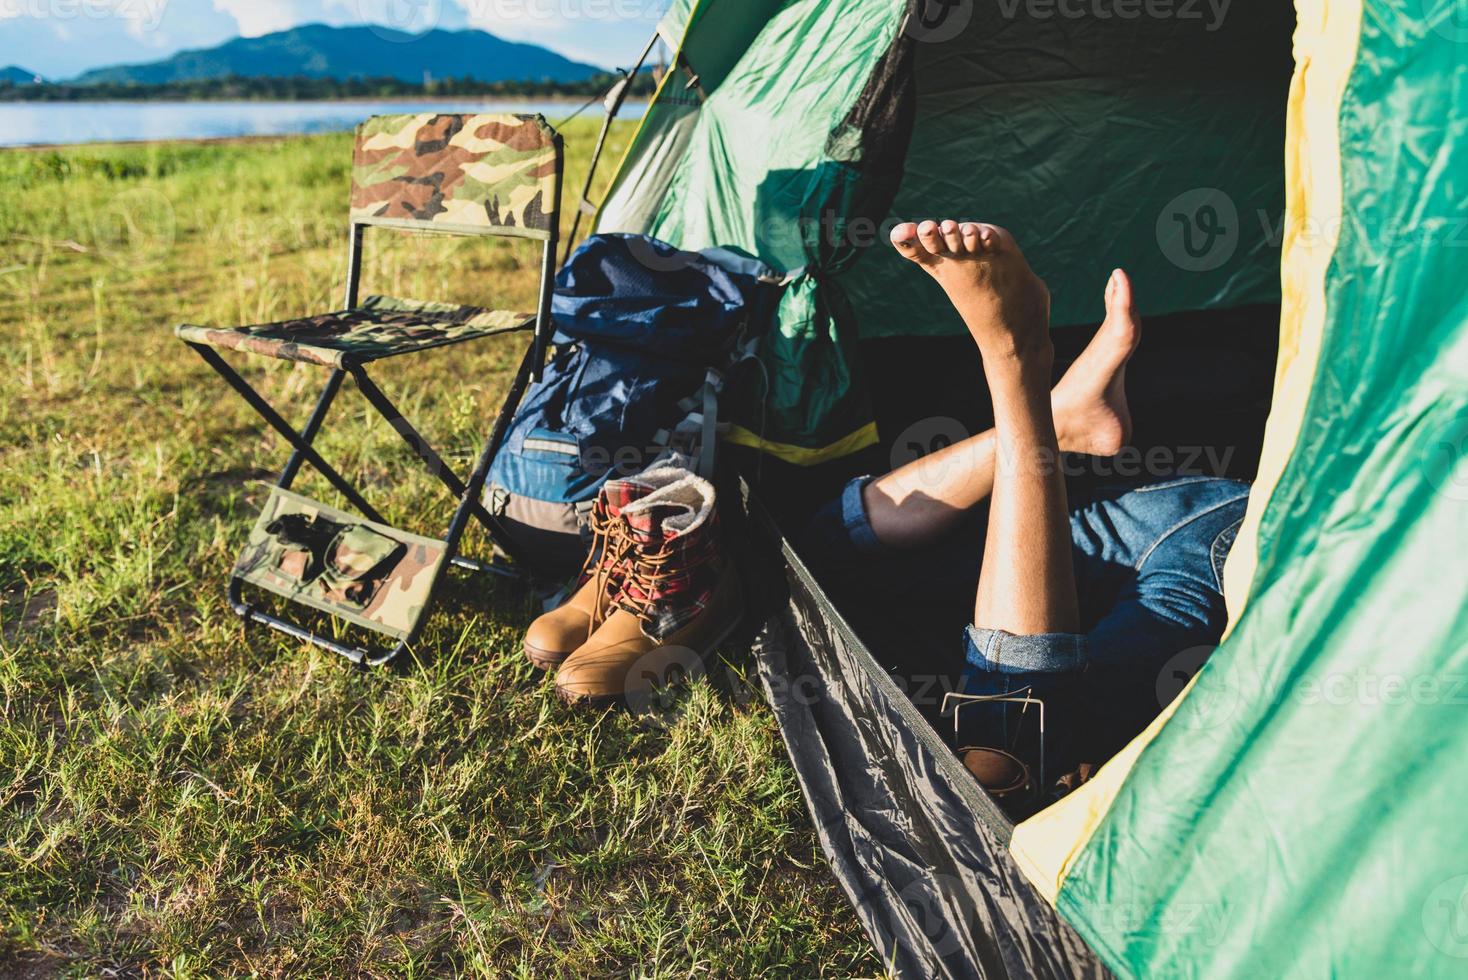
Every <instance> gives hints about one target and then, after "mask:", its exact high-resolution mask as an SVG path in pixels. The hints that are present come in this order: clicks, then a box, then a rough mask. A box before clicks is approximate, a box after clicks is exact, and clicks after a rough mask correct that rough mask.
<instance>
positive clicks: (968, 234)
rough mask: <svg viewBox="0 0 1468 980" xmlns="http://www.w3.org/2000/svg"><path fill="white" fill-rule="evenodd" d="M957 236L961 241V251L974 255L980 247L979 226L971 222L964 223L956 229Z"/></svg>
mask: <svg viewBox="0 0 1468 980" xmlns="http://www.w3.org/2000/svg"><path fill="white" fill-rule="evenodd" d="M958 234H959V237H960V238H961V239H963V250H964V251H965V252H967V253H969V254H970V255H976V254H978V252H979V249H980V248H981V247H982V246H980V244H979V226H978V225H976V224H974V223H973V222H972V221H965V222H964V223H963V224H962V225H961V226H960V227H959V229H958Z"/></svg>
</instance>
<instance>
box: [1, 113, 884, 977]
mask: <svg viewBox="0 0 1468 980" xmlns="http://www.w3.org/2000/svg"><path fill="white" fill-rule="evenodd" d="M593 126H594V124H592V123H590V122H586V121H580V122H578V123H577V124H575V125H572V126H570V127H568V130H567V137H568V150H569V158H570V164H569V170H570V174H569V177H568V187H571V188H579V184H580V174H581V173H582V172H584V167H585V158H586V155H587V153H588V148H589V145H590V143H591V139H592V137H593V135H594V128H593ZM629 134H630V130H629V129H626V128H624V129H620V130H618V131H617V133H616V134H615V135H614V139H613V141H612V143H613V145H612V146H611V147H610V148H609V154H610V156H609V161H611V162H613V163H614V162H615V160H616V159H617V157H618V156H619V155H620V151H621V149H622V146H623V144H625V141H626V139H627V138H628V136H629ZM349 156H350V146H349V139H348V138H347V137H346V136H322V137H311V138H301V139H294V140H287V141H276V142H254V143H236V144H208V145H203V144H198V145H160V146H145V147H96V148H78V149H68V150H62V151H56V152H52V151H12V152H4V153H0V339H3V344H0V356H3V358H4V364H3V370H0V634H3V639H0V975H7V976H8V975H24V976H52V975H57V976H73V975H74V976H101V975H113V976H179V977H192V976H221V975H259V976H276V977H285V976H290V977H296V976H333V977H335V976H383V977H389V976H390V977H412V976H449V975H494V976H547V975H568V976H570V975H576V976H584V975H609V974H611V975H636V976H644V975H646V976H651V975H666V976H685V975H709V976H745V975H780V974H787V975H799V976H815V975H833V976H840V975H852V974H854V973H855V974H872V973H877V972H880V970H881V967H880V964H878V963H877V962H876V961H875V960H874V958H873V957H872V956H871V954H870V952H869V949H868V946H867V944H866V941H865V939H864V937H863V936H862V934H861V932H860V930H859V928H858V926H857V923H856V921H855V917H854V915H853V914H852V912H851V910H850V909H849V907H848V905H847V903H846V901H845V899H844V898H843V896H842V895H841V894H840V892H839V891H838V889H837V888H836V886H835V884H834V882H833V880H832V879H831V876H830V874H829V872H828V870H827V868H826V866H825V864H824V863H823V861H822V859H821V857H820V854H819V850H818V848H817V846H816V843H815V839H814V835H813V832H812V830H811V829H810V826H809V818H808V815H807V813H806V810H805V806H804V803H803V801H802V800H801V797H800V794H799V791H798V789H797V786H796V782H795V779H794V777H793V775H792V773H791V771H790V769H789V766H788V764H787V761H786V759H785V757H784V754H783V749H782V747H781V745H780V740H779V733H778V731H777V730H776V728H775V726H774V723H773V721H772V719H771V716H770V714H769V713H768V711H767V710H766V709H765V708H764V706H763V704H762V703H761V702H760V700H759V699H758V697H755V696H752V691H753V686H752V682H750V681H744V682H743V683H741V682H739V680H738V678H739V677H740V676H741V671H743V670H744V669H745V668H746V666H747V665H745V664H743V663H742V662H740V661H739V660H737V659H736V660H734V661H733V662H732V663H725V664H723V665H721V666H720V667H719V668H718V669H716V670H715V671H714V672H713V673H714V674H716V675H718V676H719V677H721V678H723V677H725V675H727V676H728V677H732V678H734V680H733V681H732V682H730V681H728V680H723V681H721V682H720V683H719V684H718V685H714V684H710V683H707V682H704V683H700V684H699V685H696V686H695V687H694V689H693V690H692V691H691V692H689V693H688V694H687V695H686V697H685V698H684V700H682V701H681V702H680V703H679V704H678V705H677V708H676V710H675V711H672V712H670V713H669V714H668V715H666V716H665V717H661V718H657V719H648V718H636V717H633V716H631V715H629V714H627V713H625V712H596V713H593V712H578V711H572V710H569V709H566V708H564V707H562V706H560V705H559V703H558V702H557V701H556V700H555V698H554V696H553V694H552V692H551V691H550V688H549V685H548V683H547V681H546V680H545V679H544V678H542V677H540V676H538V675H537V674H535V673H534V672H532V671H531V670H530V668H529V667H528V665H527V664H526V663H525V662H524V661H523V659H522V657H521V655H520V653H519V650H518V646H519V643H518V640H519V634H520V632H521V631H522V630H523V629H524V627H525V626H526V625H527V624H528V623H529V621H530V620H531V618H533V616H534V614H535V609H534V607H533V604H532V602H531V600H530V598H529V597H528V596H526V595H525V594H524V593H523V592H521V591H520V590H518V589H517V588H516V587H513V586H509V585H486V584H484V583H483V582H482V581H476V580H474V579H472V578H463V577H456V578H455V579H454V580H453V583H452V585H451V586H450V588H449V591H448V597H449V602H448V603H446V607H447V608H445V609H444V610H443V611H441V612H439V613H438V614H436V615H435V616H434V617H433V619H432V621H431V625H430V627H429V629H428V631H427V634H426V636H425V638H424V640H423V641H422V642H421V644H420V646H421V650H422V654H423V655H422V658H421V661H420V662H418V663H415V664H412V665H409V666H408V667H406V668H405V669H403V670H400V671H375V672H374V671H359V670H355V669H352V668H351V667H350V666H349V665H348V664H347V663H345V662H344V661H342V660H340V659H338V658H336V657H335V656H334V655H332V654H329V653H324V652H321V651H318V650H315V649H314V648H310V647H307V646H304V645H302V644H299V643H296V642H293V641H289V640H287V639H285V638H283V637H280V636H279V635H277V634H274V633H270V632H268V631H264V630H258V629H257V630H251V631H249V632H246V631H244V630H243V629H242V627H241V625H240V622H239V620H238V619H236V618H235V616H234V615H233V614H232V613H231V612H230V611H229V609H228V608H227V606H226V604H225V602H224V599H223V595H222V588H223V583H224V580H225V575H226V573H227V571H228V569H229V567H230V565H231V563H232V560H233V556H234V554H235V552H236V551H237V549H238V548H239V547H240V545H241V544H242V542H243V537H244V534H245V532H246V530H247V528H248V526H249V524H250V523H251V521H252V518H253V513H254V508H256V507H258V505H259V503H260V502H261V500H262V496H263V495H262V492H261V490H260V488H259V486H258V484H257V483H252V482H251V481H258V480H260V479H268V478H269V477H270V475H271V474H272V472H273V471H274V470H275V469H276V468H277V467H278V466H279V464H280V463H281V462H282V460H283V458H284V454H283V451H282V446H281V444H280V443H279V441H278V440H277V439H275V438H274V437H273V436H270V435H268V434H267V433H266V432H265V431H264V429H263V427H262V425H261V424H260V423H259V421H258V420H257V419H256V418H255V417H254V416H253V415H252V413H250V412H249V410H248V409H247V408H246V407H245V406H244V405H243V403H241V402H240V401H239V400H238V399H237V398H236V397H235V396H234V395H233V393H232V392H230V391H229V390H228V389H227V388H225V387H224V385H223V384H222V383H221V382H220V381H219V380H218V379H217V378H216V377H215V376H214V375H213V374H212V372H209V371H208V369H207V368H206V367H205V366H204V365H203V364H202V362H200V361H199V360H198V358H197V357H196V356H195V355H194V354H193V353H192V352H190V351H189V350H188V349H187V348H185V347H184V346H183V345H182V344H180V343H179V342H178V341H176V340H175V339H174V338H173V336H172V331H171V328H172V326H173V325H174V324H176V323H179V322H185V321H188V322H197V323H212V324H222V325H232V324H236V323H245V322H258V321H261V320H267V319H275V318H280V317H284V316H289V315H294V314H303V313H307V312H310V311H320V310H325V309H332V308H335V307H336V306H337V305H338V304H339V301H340V293H341V283H342V279H343V274H344V271H345V259H344V248H343V244H344V240H345V228H344V223H343V222H344V216H345V200H344V198H345V193H346V180H347V167H346V165H347V161H348V160H349ZM609 171H610V167H608V168H607V170H606V171H604V173H606V172H609ZM535 265H536V260H535V255H534V252H533V249H532V248H526V247H524V246H523V245H522V246H515V245H512V244H509V243H504V244H499V243H494V244H487V243H484V242H475V241H470V240H451V241H440V240H431V239H423V238H413V237H392V236H384V235H378V236H375V237H369V251H368V261H367V263H366V281H365V286H366V291H367V292H373V291H379V292H387V293H391V294H394V295H399V296H411V297H417V298H426V299H456V300H460V301H464V302H478V303H493V304H497V305H500V306H510V307H517V308H526V307H529V306H531V305H533V294H534V290H535V278H536V267H535ZM517 353H518V351H517V348H516V346H515V345H514V344H512V343H510V342H508V341H506V342H500V341H498V340H495V341H487V342H481V343H478V344H472V345H465V346H462V347H457V348H453V349H452V350H451V351H447V352H441V353H438V354H435V355H424V356H420V357H417V358H410V359H407V361H405V362H403V363H401V364H399V363H392V364H391V365H390V366H387V367H386V368H385V369H384V370H383V371H381V372H380V380H381V381H382V383H383V384H384V386H385V387H386V388H387V389H388V390H389V392H390V393H391V394H393V395H394V396H401V401H402V404H403V406H404V409H405V411H406V412H407V414H408V415H409V417H410V418H414V419H415V420H416V421H419V422H420V423H421V424H422V427H423V429H424V431H425V433H426V434H428V435H429V437H430V438H432V439H433V440H434V441H435V442H436V443H437V444H438V445H441V446H445V447H451V448H454V449H465V450H467V449H469V448H470V447H472V446H474V445H475V443H476V442H477V441H478V439H479V438H480V437H481V434H482V432H483V431H484V428H485V426H486V425H487V422H488V420H489V419H490V418H491V416H492V413H493V411H494V410H495V408H496V406H497V404H498V402H499V399H500V397H501V395H502V392H503V390H504V388H505V385H506V383H507V381H508V374H509V372H510V370H511V368H512V365H513V363H514V361H515V359H516V356H517ZM236 363H245V364H246V365H247V367H246V373H247V376H248V377H249V379H250V380H251V381H252V382H254V383H255V384H257V385H258V386H259V387H260V389H261V390H262V391H263V393H264V394H265V395H266V396H267V397H269V398H270V399H272V400H273V401H274V402H275V403H276V404H277V405H280V406H282V408H283V409H284V410H285V411H286V414H288V415H291V416H293V417H296V418H302V417H303V416H304V414H305V413H306V412H307V411H308V410H309V407H310V403H311V399H312V397H313V394H314V391H315V388H316V386H317V385H319V384H320V383H321V381H322V380H323V379H324V373H323V372H322V371H321V370H319V369H315V368H312V367H308V366H304V365H292V364H288V363H284V362H276V361H266V360H264V359H259V358H256V359H252V360H249V361H245V362H241V361H240V360H239V359H236ZM321 447H322V449H323V451H324V454H325V455H326V457H327V458H328V459H331V460H333V461H334V462H335V463H336V464H337V465H338V466H340V467H341V468H342V470H343V471H344V472H345V473H346V474H347V475H348V476H349V477H350V478H353V479H354V480H356V481H358V482H359V483H360V484H362V485H365V486H366V487H367V488H368V489H369V494H368V495H369V496H370V497H372V498H373V499H374V501H376V502H377V503H378V506H379V507H380V508H381V509H383V510H384V511H385V513H386V515H387V516H388V518H389V519H390V520H392V521H393V522H394V523H397V524H400V525H401V526H404V527H409V528H414V529H420V530H425V531H427V532H428V533H437V532H438V529H440V528H442V526H444V525H445V524H446V522H447V517H448V513H449V510H450V502H449V500H448V498H447V496H446V495H445V494H443V493H442V492H441V488H439V487H438V485H437V484H436V483H432V482H431V477H429V476H428V475H426V474H420V473H419V472H418V471H417V470H415V469H414V468H413V464H412V461H411V460H410V459H409V458H408V456H407V450H406V448H405V447H403V445H402V443H401V442H400V440H399V439H398V437H397V435H396V434H395V433H394V432H392V431H391V430H390V429H389V428H388V427H387V426H386V425H385V424H384V423H383V422H382V421H381V420H380V419H376V418H375V417H369V413H368V412H367V410H366V408H365V405H364V403H363V402H361V400H360V399H359V398H358V396H356V394H355V393H354V392H352V391H350V390H348V391H347V392H345V393H344V395H343V397H342V399H341V400H340V401H339V402H338V406H337V409H336V410H335V411H334V413H333V418H332V423H331V425H330V426H329V427H328V432H327V434H326V435H324V436H323V439H322V442H321ZM300 489H301V490H302V491H303V492H305V493H308V494H311V495H315V496H318V497H320V498H321V499H323V500H327V501H334V500H336V497H335V495H334V494H333V493H332V492H331V491H330V490H329V488H328V487H326V486H325V484H324V481H320V480H319V479H315V478H312V479H309V480H303V481H302V482H301V484H300ZM471 550H478V551H480V552H482V550H483V541H482V539H479V538H475V539H474V540H473V541H472V542H471ZM108 971H111V972H108Z"/></svg>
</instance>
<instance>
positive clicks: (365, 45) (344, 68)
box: [74, 24, 601, 85]
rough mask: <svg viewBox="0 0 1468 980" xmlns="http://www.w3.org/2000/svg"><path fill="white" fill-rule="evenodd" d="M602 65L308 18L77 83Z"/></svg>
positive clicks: (582, 74) (496, 74)
mask: <svg viewBox="0 0 1468 980" xmlns="http://www.w3.org/2000/svg"><path fill="white" fill-rule="evenodd" d="M600 71H601V69H599V68H596V67H593V66H592V65H584V64H580V63H579V62H575V61H571V60H570V59H569V58H565V57H562V56H561V55H559V54H556V53H555V52H554V51H551V50H548V49H546V48H542V47H538V46H536V45H534V44H517V43H515V42H513V41H506V40H504V39H503V38H498V37H495V36H494V35H493V34H487V33H485V32H484V31H428V32H427V33H424V34H417V35H414V34H404V33H402V32H401V31H393V30H389V29H387V28H384V27H327V26H325V25H323V24H308V25H306V26H304V27H297V28H293V29H292V30H289V31H279V32H277V33H275V34H266V35H264V36H262V37H239V38H235V39H234V40H233V41H226V42H225V43H224V44H221V45H219V46H218V47H215V48H207V49H203V50H195V51H180V52H179V53H178V54H175V55H174V56H173V57H171V58H165V59H164V60H162V61H154V62H151V63H149V64H144V65H118V66H116V67H114V68H98V69H95V70H93V71H89V72H87V73H86V74H84V75H81V76H79V77H78V78H76V79H75V82H74V84H77V85H91V84H95V83H98V82H111V83H115V84H122V85H128V84H132V85H161V84H165V83H168V82H183V81H195V80H199V79H210V78H224V77H227V76H230V75H236V76H240V77H244V78H294V77H298V76H304V77H306V78H335V79H350V78H397V79H401V80H402V81H405V82H413V83H419V82H422V81H423V80H424V77H425V75H426V76H430V77H432V78H436V79H442V78H464V77H469V78H474V79H477V80H479V81H483V82H518V81H556V82H567V81H580V80H582V79H585V78H588V77H590V76H592V75H595V74H598V73H599V72H600Z"/></svg>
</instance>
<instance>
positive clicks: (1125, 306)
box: [1106, 269, 1132, 316]
mask: <svg viewBox="0 0 1468 980" xmlns="http://www.w3.org/2000/svg"><path fill="white" fill-rule="evenodd" d="M1106 312H1107V314H1108V315H1112V316H1116V315H1125V316H1131V315H1132V280H1131V277H1130V276H1128V275H1127V274H1126V272H1124V271H1123V270H1121V269H1117V270H1115V271H1114V272H1112V273H1111V278H1110V279H1109V280H1107V282H1106Z"/></svg>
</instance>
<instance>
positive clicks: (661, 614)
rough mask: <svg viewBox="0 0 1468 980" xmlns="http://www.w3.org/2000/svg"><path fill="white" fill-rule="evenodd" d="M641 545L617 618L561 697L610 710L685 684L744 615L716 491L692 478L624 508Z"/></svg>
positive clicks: (583, 657)
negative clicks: (723, 545)
mask: <svg viewBox="0 0 1468 980" xmlns="http://www.w3.org/2000/svg"><path fill="white" fill-rule="evenodd" d="M621 521H622V522H623V523H624V524H625V528H626V533H627V534H629V535H630V539H631V541H632V545H633V547H632V551H631V553H630V560H629V561H628V562H627V566H626V570H625V575H624V578H623V581H622V585H621V588H620V589H619V591H618V594H617V596H616V598H615V599H614V600H613V604H614V606H615V608H614V610H613V611H612V612H611V613H610V614H609V615H608V616H607V617H606V620H605V622H603V623H601V624H600V625H599V626H598V627H597V628H596V630H595V632H593V633H592V634H591V638H590V639H589V640H587V641H586V643H584V644H583V645H582V646H581V647H579V648H578V649H577V650H576V652H575V653H573V654H571V656H570V657H569V658H567V660H566V661H565V663H563V664H562V665H561V670H560V673H559V674H557V675H556V693H558V694H559V695H560V696H561V698H562V699H564V700H566V701H568V702H582V701H589V702H593V703H610V702H613V701H618V700H622V699H624V698H627V697H628V696H632V697H634V698H636V697H638V696H641V695H644V694H647V693H648V692H650V691H651V690H652V689H654V688H656V687H661V686H664V685H666V684H668V683H670V682H672V681H675V680H677V679H678V675H679V674H682V673H684V672H688V671H689V670H690V668H692V667H694V666H695V665H694V663H693V661H695V660H698V659H699V658H702V657H703V656H704V655H705V654H707V653H708V652H709V651H710V650H711V649H713V648H714V647H715V646H717V645H718V644H719V643H721V642H722V641H723V640H725V639H726V638H728V636H729V635H730V634H732V633H733V632H734V630H735V629H736V628H738V626H739V623H740V621H741V619H742V618H743V615H744V601H743V595H742V591H741V589H740V585H739V577H738V574H737V572H736V570H735V568H734V566H733V564H732V563H731V562H729V561H728V560H727V558H726V557H725V556H724V554H723V553H722V551H721V549H720V542H719V523H718V512H717V510H716V509H715V500H714V488H713V484H711V483H709V482H708V481H707V480H704V479H703V478H701V477H698V476H695V475H694V474H692V473H687V472H684V473H683V474H682V478H681V479H679V480H677V481H676V482H674V483H671V484H668V485H666V486H663V487H661V488H659V489H657V490H655V491H653V492H652V493H650V494H648V495H647V496H645V497H643V498H641V499H640V500H637V501H634V502H633V503H631V504H629V505H627V506H626V507H624V508H622V511H621Z"/></svg>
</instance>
